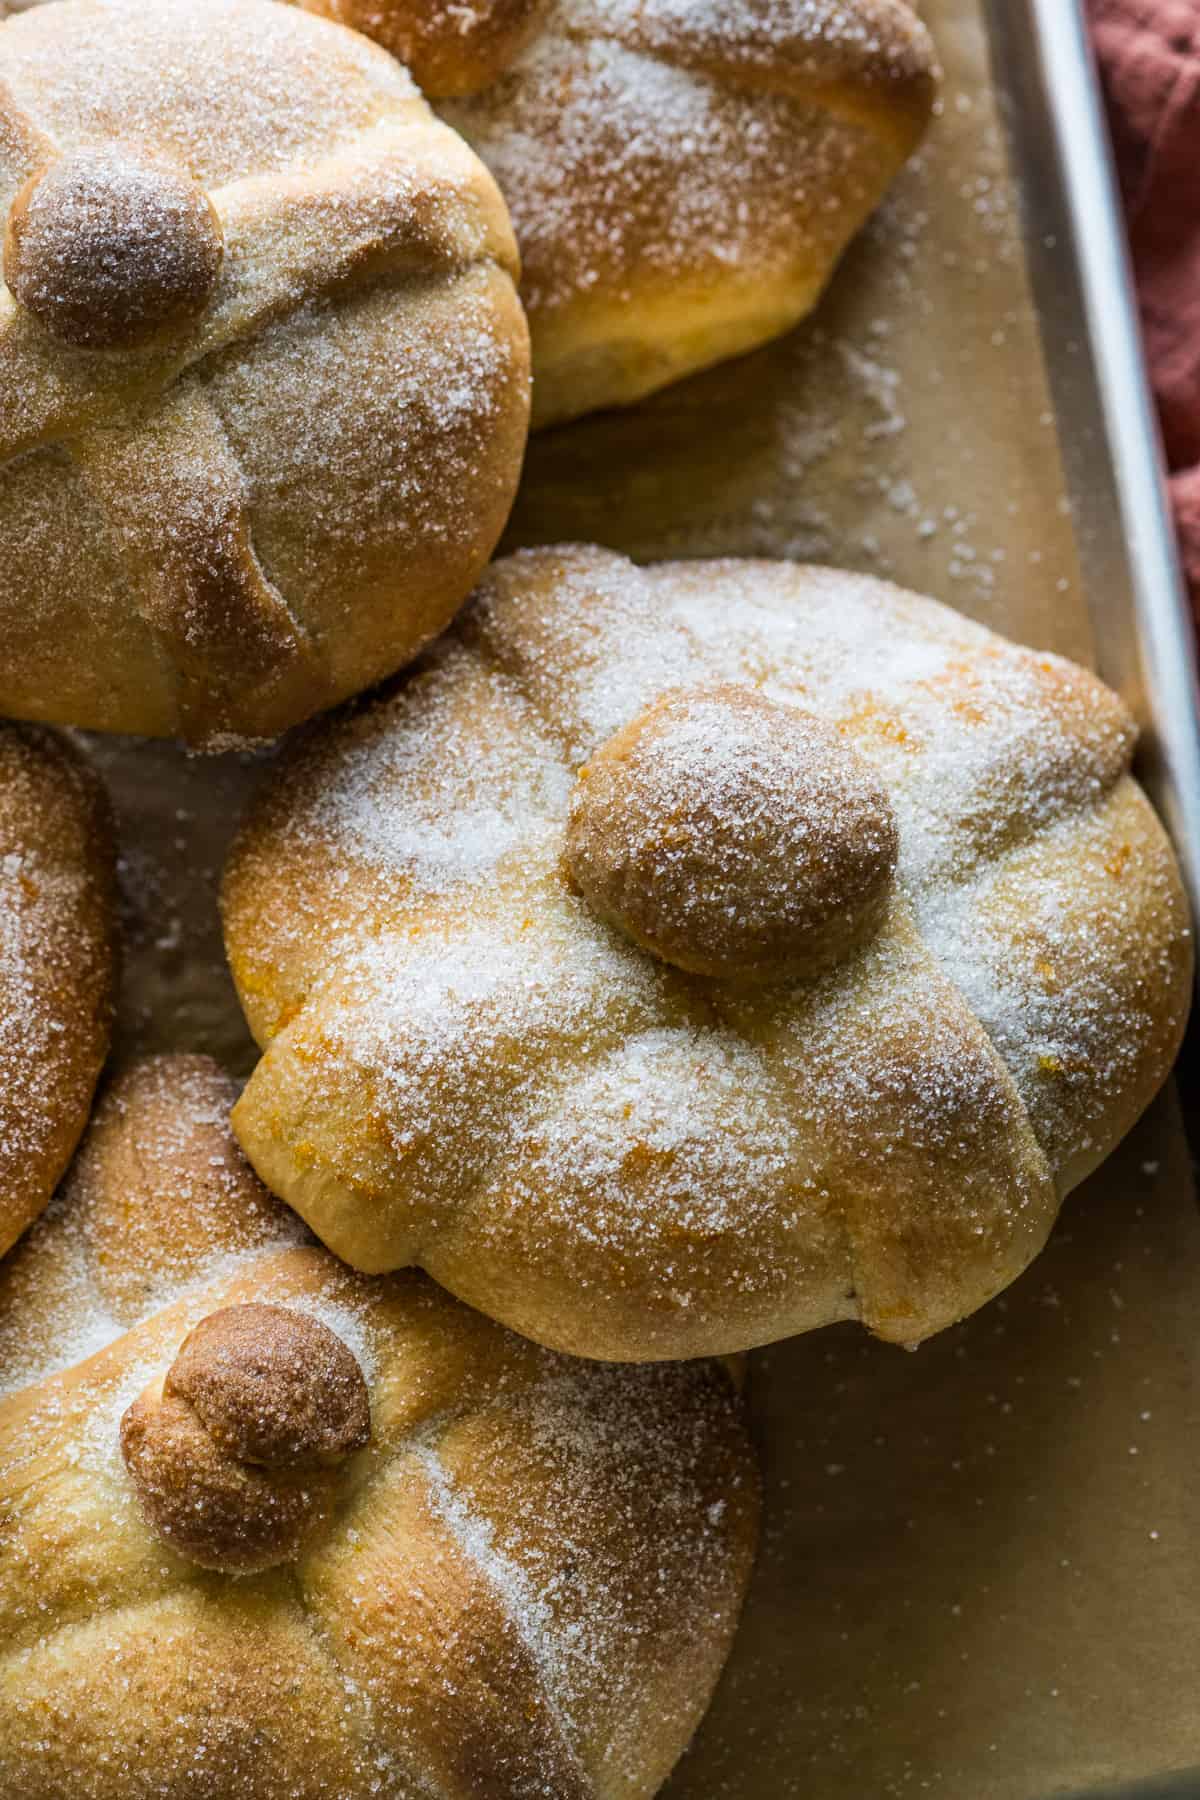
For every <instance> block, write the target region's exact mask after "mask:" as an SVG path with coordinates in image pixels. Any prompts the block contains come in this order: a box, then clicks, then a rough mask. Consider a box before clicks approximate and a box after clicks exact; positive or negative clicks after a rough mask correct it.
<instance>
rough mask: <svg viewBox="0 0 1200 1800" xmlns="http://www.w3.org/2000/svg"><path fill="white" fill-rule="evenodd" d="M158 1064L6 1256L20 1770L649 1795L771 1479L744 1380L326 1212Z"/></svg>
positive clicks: (107, 1792) (273, 1795) (12, 1729)
mask: <svg viewBox="0 0 1200 1800" xmlns="http://www.w3.org/2000/svg"><path fill="white" fill-rule="evenodd" d="M233 1091H234V1090H233V1087H232V1084H231V1083H230V1082H228V1081H227V1080H226V1079H225V1077H224V1076H223V1075H222V1073H221V1072H220V1071H219V1070H218V1069H217V1068H216V1067H215V1065H214V1064H212V1063H210V1062H208V1061H207V1060H206V1059H204V1058H199V1057H178V1056H176V1057H170V1058H162V1059H157V1060H155V1061H152V1062H150V1063H147V1064H143V1065H140V1066H139V1067H137V1068H135V1069H134V1070H132V1071H130V1072H129V1073H128V1074H127V1075H125V1076H124V1077H123V1078H122V1079H121V1080H119V1081H118V1082H117V1083H116V1084H115V1085H114V1086H113V1087H112V1088H111V1089H110V1091H109V1093H108V1095H107V1096H106V1098H105V1100H104V1102H103V1103H102V1105H101V1107H100V1109H99V1111H98V1113H97V1116H96V1120H95V1123H94V1124H93V1126H92V1128H91V1131H90V1132H89V1134H88V1136H87V1138H86V1140H85V1142H84V1147H83V1149H82V1150H81V1152H80V1156H79V1159H78V1161H77V1163H76V1165H75V1168H74V1170H73V1172H72V1174H71V1176H70V1178H69V1180H68V1182H67V1183H66V1184H65V1186H64V1188H63V1189H62V1190H61V1191H60V1194H59V1195H58V1196H57V1197H56V1199H55V1201H54V1203H53V1205H52V1207H51V1209H50V1211H49V1212H48V1213H47V1214H46V1215H45V1217H44V1218H43V1219H42V1220H41V1221H39V1223H38V1224H37V1225H36V1226H35V1227H34V1228H33V1230H32V1231H31V1232H30V1234H29V1236H28V1237H27V1238H26V1240H25V1241H24V1242H23V1243H22V1244H21V1245H20V1246H19V1247H18V1249H17V1250H16V1251H14V1252H13V1254H12V1255H11V1256H10V1257H9V1258H8V1259H7V1260H6V1261H4V1262H3V1263H0V1371H3V1382H4V1385H5V1387H6V1388H7V1389H8V1390H9V1391H8V1392H7V1394H6V1396H5V1397H4V1398H3V1399H0V1517H2V1518H3V1519H4V1555H3V1557H0V1640H2V1641H3V1644H4V1647H5V1654H4V1657H3V1660H2V1663H0V1792H3V1793H5V1794H17V1793H20V1794H21V1795H23V1796H25V1800H63V1797H64V1796H66V1795H70V1796H71V1800H142V1797H143V1796H144V1797H146V1800H148V1797H149V1796H150V1795H156V1796H170V1797H171V1800H184V1797H185V1796H186V1797H187V1800H232V1797H233V1796H235V1795H236V1796H237V1797H238V1800H285V1796H286V1800H331V1797H332V1796H336V1800H370V1797H372V1796H379V1795H389V1796H395V1800H402V1797H403V1800H410V1797H412V1800H415V1797H416V1796H418V1795H420V1796H425V1795H445V1796H447V1797H448V1796H450V1795H454V1796H456V1797H458V1800H535V1797H538V1800H540V1797H542V1796H549V1795H553V1796H554V1800H641V1797H643V1796H649V1795H652V1794H653V1793H655V1792H656V1791H657V1789H658V1788H659V1786H660V1785H661V1784H662V1782H663V1781H664V1780H665V1778H666V1776H667V1774H668V1773H669V1771H670V1769H671V1767H672V1765H673V1764H674V1762H675V1760H676V1758H677V1757H678V1756H679V1754H680V1752H681V1751H682V1750H683V1748H684V1747H685V1745H686V1743H687V1741H688V1739H689V1737H690V1736H691V1734H692V1732H693V1730H694V1729H695V1726H696V1724H697V1722H698V1721H699V1719H700V1717H701V1715H702V1714H703V1712H704V1709H705V1707H706V1705H707V1702H708V1698H709V1695H710V1694H711V1691H712V1688H713V1685H714V1683H715V1681H716V1679H717V1676H718V1674H719V1672H720V1669H721V1667H722V1664H723V1662H724V1660H725V1657H726V1654H727V1651H728V1649H729V1644H730V1641H731V1638H732V1634H733V1631H734V1628H735V1625H736V1620H737V1614H738V1610H739V1607H740V1604H741V1599H742V1595H743V1592H744V1589H745V1586H746V1582H747V1580H748V1577H749V1571H750V1565H751V1561H752V1558H753V1552H754V1544H755V1539H756V1533H757V1516H758V1483H757V1475H756V1471H755V1467H754V1460H753V1456H752V1454H751V1451H750V1449H749V1445H748V1442H747V1438H746V1434H745V1429H744V1426H743V1424H742V1420H741V1413H740V1406H739V1403H738V1400H737V1397H736V1394H735V1392H734V1389H733V1384H732V1382H731V1381H730V1378H729V1375H728V1373H727V1372H726V1370H725V1369H724V1368H723V1367H722V1366H721V1365H719V1364H706V1365H699V1364H697V1365H689V1366H686V1367H684V1366H675V1367H670V1366H668V1367H665V1368H664V1367H660V1368H643V1369H608V1368H601V1367H597V1366H595V1365H585V1364H580V1363H576V1362H572V1361H569V1360H567V1359H565V1358H562V1357H558V1356H555V1355H553V1354H551V1353H548V1352H546V1351H543V1350H539V1349H537V1348H536V1347H535V1346H534V1345H532V1344H529V1343H527V1342H525V1341H523V1340H521V1339H519V1338H515V1337H513V1336H511V1335H510V1334H509V1333H507V1332H505V1331H503V1330H501V1329H500V1328H499V1327H497V1326H495V1325H493V1324H491V1323H490V1322H489V1321H487V1320H486V1319H483V1318H481V1317H480V1316H479V1315H478V1314H475V1313H472V1312H470V1311H468V1310H467V1308H465V1307H463V1306H460V1305H458V1304H457V1302H455V1301H453V1300H451V1299H450V1298H449V1297H448V1296H447V1295H445V1294H443V1293H442V1292H440V1291H439V1290H438V1289H436V1288H435V1287H434V1286H433V1285H432V1283H429V1282H427V1281H425V1280H424V1279H423V1278H422V1277H420V1276H417V1275H403V1276H392V1277H388V1278H384V1279H377V1280H368V1279H366V1278H365V1277H363V1276H360V1275H355V1274H354V1273H352V1272H351V1271H350V1270H348V1269H345V1268H344V1267H342V1266H341V1265H340V1264H338V1263H337V1262H336V1261H335V1260H334V1258H333V1257H331V1256H329V1255H328V1254H327V1253H326V1252H325V1251H323V1250H321V1249H319V1248H316V1247H315V1246H313V1245H312V1243H311V1241H310V1240H308V1239H307V1234H305V1233H304V1232H303V1230H302V1227H301V1226H300V1223H299V1221H298V1220H297V1219H295V1218H294V1216H293V1215H291V1214H289V1213H288V1212H287V1211H286V1209H285V1208H283V1207H282V1206H280V1205H279V1203H278V1202H276V1201H273V1200H272V1199H271V1197H270V1195H268V1194H267V1193H266V1192H265V1190H264V1189H263V1188H262V1187H261V1186H260V1184H259V1182H258V1181H257V1180H256V1179H255V1177H254V1175H253V1173H252V1171H251V1170H250V1169H249V1167H248V1166H247V1164H246V1162H245V1160H244V1159H243V1158H242V1157H241V1155H240V1153H239V1152H238V1150H237V1148H236V1145H235V1144H234V1143H233V1140H232V1136H231V1134H230V1131H229V1125H228V1106H229V1103H230V1100H231V1099H232V1097H233Z"/></svg>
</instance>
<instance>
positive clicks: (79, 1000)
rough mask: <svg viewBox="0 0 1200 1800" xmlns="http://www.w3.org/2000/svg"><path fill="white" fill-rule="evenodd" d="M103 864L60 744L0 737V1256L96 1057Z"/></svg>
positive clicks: (100, 1049) (96, 798)
mask: <svg viewBox="0 0 1200 1800" xmlns="http://www.w3.org/2000/svg"><path fill="white" fill-rule="evenodd" d="M115 873H116V853H115V849H114V845H113V836H112V821H111V818H110V815H109V808H108V802H107V800H106V798H105V796H104V794H103V791H102V790H101V787H100V784H99V782H98V781H97V780H96V778H95V776H94V775H93V774H92V773H91V772H90V770H88V769H87V768H86V767H85V765H84V764H83V762H82V761H81V759H80V758H79V757H78V756H77V755H76V754H75V753H74V751H72V750H71V749H70V748H69V747H68V745H67V744H66V743H64V742H63V740H62V739H61V738H58V737H56V736H55V735H54V734H53V733H52V732H49V731H44V730H41V729H40V728H38V727H36V726H21V725H3V726H0V1255H2V1254H3V1252H4V1251H5V1250H7V1249H8V1248H9V1246H10V1245H11V1244H12V1243H14V1242H15V1241H16V1239H17V1238H18V1237H19V1236H20V1234H21V1232H23V1231H24V1229H25V1227H26V1226H27V1225H28V1224H29V1222H30V1220H31V1219H35V1218H36V1217H37V1215H38V1214H39V1213H40V1212H41V1210H42V1208H43V1207H44V1206H45V1204H46V1202H47V1201H48V1200H49V1198H50V1196H51V1194H52V1193H53V1191H54V1189H55V1187H56V1185H57V1183H58V1180H59V1177H60V1176H61V1175H62V1173H63V1171H64V1170H65V1168H66V1166H67V1164H68V1163H69V1162H70V1160H71V1154H72V1152H73V1151H74V1149H75V1145H76V1144H77V1142H78V1141H79V1135H80V1133H81V1132H82V1130H83V1128H84V1126H85V1124H86V1123H87V1117H88V1111H89V1109H90V1107H91V1102H92V1091H93V1089H94V1088H95V1085H96V1080H97V1077H98V1076H99V1074H100V1069H101V1067H102V1065H103V1062H104V1058H105V1057H106V1055H107V1054H108V1039H109V1030H110V1026H111V1019H112V1004H113V990H114V986H115V965H116V955H117V945H116V883H115Z"/></svg>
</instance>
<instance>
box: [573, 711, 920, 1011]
mask: <svg viewBox="0 0 1200 1800" xmlns="http://www.w3.org/2000/svg"><path fill="white" fill-rule="evenodd" d="M898 849H899V838H898V835H897V830H896V820H895V815H894V813H893V810H892V804H891V801H890V800H889V799H888V796H887V794H886V792H885V791H884V789H883V787H882V786H881V784H880V782H879V781H878V780H877V779H876V777H875V776H874V775H873V774H872V772H871V770H870V769H869V768H868V766H867V764H866V763H865V762H864V761H863V759H862V758H861V757H860V756H859V755H858V754H857V753H856V752H855V751H854V750H853V749H852V748H851V747H850V746H849V744H847V743H846V742H845V740H844V739H843V738H842V737H841V736H840V735H839V734H838V732H837V731H836V730H834V729H833V728H832V727H831V726H829V725H825V724H823V723H822V722H821V721H820V720H819V719H816V718H814V717H813V716H812V714H810V713H807V712H804V711H802V710H801V709H800V708H798V707H796V706H791V705H786V704H781V703H779V702H777V701H773V700H769V699H767V698H766V697H765V696H763V695H762V694H760V693H757V692H756V691H755V690H754V689H753V688H748V687H739V686H736V685H733V684H729V685H721V686H717V687H713V688H710V689H708V690H706V691H705V690H701V691H688V692H683V691H679V692H674V693H667V694H665V695H663V696H662V697H661V698H660V699H658V700H656V701H655V702H654V703H653V705H651V706H649V707H647V708H646V710H645V711H644V712H642V713H640V714H639V715H638V717H637V718H635V719H634V720H633V721H632V722H631V723H630V724H628V725H626V726H624V727H623V728H622V729H621V730H620V731H618V732H617V733H616V734H615V735H614V736H613V737H612V738H610V739H609V740H608V742H607V743H606V744H605V745H604V746H603V747H602V749H601V750H600V751H599V752H598V753H597V755H595V756H594V757H593V758H592V760H591V761H590V762H589V763H588V764H587V765H586V766H585V768H584V769H583V770H582V771H581V774H580V778H579V782H578V785H577V787H576V789H575V793H574V796H573V799H572V804H571V811H570V817H569V819H568V823H567V863H568V866H569V869H570V872H571V875H572V876H573V878H574V880H575V882H576V884H577V885H578V887H579V888H580V890H581V891H582V892H583V894H584V895H585V896H586V897H587V899H588V900H589V901H590V903H591V905H592V906H593V908H594V909H595V910H596V911H597V912H598V913H599V914H600V915H601V917H602V918H605V919H607V920H608V921H609V922H610V923H611V924H614V925H617V926H619V927H621V929H623V930H624V931H625V932H626V933H627V934H628V936H629V937H631V938H632V939H633V940H634V942H635V943H637V944H639V945H641V947H642V948H643V949H645V950H649V951H651V952H652V953H653V954H654V955H656V956H659V957H661V958H662V959H663V960H664V961H665V962H669V963H673V964H674V965H675V966H676V967H677V968H680V969H685V970H687V971H689V972H691V973H692V974H697V975H710V976H730V977H733V976H738V977H743V978H745V977H755V976H758V977H769V976H777V975H781V974H786V975H816V974H819V973H820V972H821V971H822V970H823V969H825V968H828V967H830V966H831V965H832V964H833V963H835V962H837V961H839V960H840V959H841V957H843V956H844V955H846V954H847V953H848V952H849V951H850V950H851V949H853V948H855V947H857V946H858V945H859V944H861V943H863V942H865V940H866V939H867V937H868V936H870V934H871V933H872V932H873V931H874V930H875V929H876V927H877V926H878V924H879V921H880V919H881V918H882V914H883V908H884V904H885V902H886V899H887V896H888V893H889V891H890V889H891V885H892V877H893V874H894V872H895V867H896V857H897V853H898Z"/></svg>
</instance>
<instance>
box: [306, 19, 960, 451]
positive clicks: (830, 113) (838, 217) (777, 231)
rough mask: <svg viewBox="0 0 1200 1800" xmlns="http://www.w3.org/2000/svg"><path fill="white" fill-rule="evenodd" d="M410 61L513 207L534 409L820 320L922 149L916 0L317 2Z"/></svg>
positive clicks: (920, 30)
mask: <svg viewBox="0 0 1200 1800" xmlns="http://www.w3.org/2000/svg"><path fill="white" fill-rule="evenodd" d="M303 3H304V4H306V5H308V6H309V7H310V9H311V10H312V11H314V12H320V13H325V14H327V15H328V16H329V17H331V18H335V19H341V20H342V21H344V23H346V24H348V25H354V26H357V28H358V29H359V30H360V31H365V32H366V33H367V34H368V35H369V36H372V37H375V38H376V39H378V41H379V42H380V43H382V44H384V45H386V47H387V48H388V49H389V50H392V51H393V52H394V53H395V54H396V55H397V56H398V57H399V58H400V59H401V61H402V62H406V63H408V64H409V66H410V67H411V69H412V71H413V73H414V75H415V76H416V79H417V81H418V82H419V84H420V85H421V86H422V87H423V88H424V90H425V92H426V93H427V94H429V95H430V97H431V98H432V99H433V100H434V101H435V104H436V105H437V107H438V110H439V111H440V112H441V114H442V117H443V118H444V119H445V120H446V121H447V123H449V124H452V125H453V126H454V127H455V129H456V130H458V131H460V132H461V133H462V134H463V136H464V137H466V138H467V139H468V140H469V142H470V143H472V144H473V145H474V147H475V148H476V149H477V150H478V152H479V154H480V156H482V158H483V160H484V161H485V162H486V163H487V165H488V167H489V168H490V169H491V170H492V173H493V174H494V175H495V176H496V178H497V180H498V181H499V183H500V186H501V188H502V189H503V191H504V195H505V198H506V200H507V201H508V204H509V207H510V209H511V211H512V216H513V223H514V225H515V226H516V231H517V239H518V242H519V244H520V247H521V257H522V262H523V264H524V279H523V283H522V295H523V298H524V300H525V305H526V308H527V309H528V312H529V321H530V327H531V330H532V333H533V353H534V374H535V381H534V417H535V422H537V423H539V424H547V423H549V422H550V421H552V420H555V419H565V418H570V417H572V416H574V415H576V414H578V413H583V412H587V411H589V410H590V409H591V408H593V407H597V406H613V405H622V404H625V403H627V402H629V401H632V400H636V399H638V398H639V397H640V396H641V395H643V394H648V393H651V392H652V391H653V390H654V389H655V388H659V387H662V386H663V385H664V384H665V383H666V382H669V381H673V380H676V379H677V378H678V377H679V376H681V375H686V374H688V373H689V372H690V371H692V370H694V369H700V368H703V367H705V366H706V365H707V364H709V363H713V362H718V361H720V360H721V358H722V357H726V356H734V355H736V354H738V353H739V352H740V351H744V350H749V349H751V348H753V346H754V345H756V344H761V343H764V342H765V341H766V340H767V339H768V338H771V337H774V336H775V335H776V334H777V333H779V332H781V331H786V330H787V329H788V328H789V327H790V326H792V325H794V324H795V323H796V321H797V320H798V319H800V318H802V317H803V316H804V314H805V313H807V312H808V311H809V310H810V309H811V308H812V306H813V305H814V304H815V303H816V300H817V298H818V296H819V294H820V292H821V290H822V288H823V287H824V286H825V283H826V281H827V280H828V279H829V276H830V274H831V273H832V271H833V268H834V266H835V264H836V262H837V260H838V258H839V256H840V255H841V253H842V251H843V250H844V248H845V246H846V244H847V243H848V242H849V240H850V239H851V238H852V237H853V236H854V234H855V232H856V231H858V229H859V227H860V226H861V225H862V224H863V222H864V220H865V219H866V218H867V215H868V214H869V213H870V212H871V211H872V210H873V208H874V207H875V206H876V204H877V203H878V201H879V200H880V199H881V197H882V195H883V194H884V192H885V190H886V189H887V187H888V186H889V184H890V183H891V181H892V179H893V177H894V176H895V175H896V174H897V173H898V171H899V170H900V168H901V167H902V165H903V163H904V161H905V159H906V158H907V157H908V156H909V155H910V154H911V152H912V151H913V149H914V148H915V147H916V145H917V143H918V141H919V140H920V137H921V134H922V132H923V131H924V129H925V126H926V124H927V122H928V120H929V117H930V114H931V112H932V108H933V102H934V97H935V93H936V71H935V57H934V50H933V46H932V44H931V42H930V39H929V35H928V33H927V32H926V31H925V29H924V27H923V26H922V25H921V24H920V22H919V21H918V19H917V16H916V13H915V12H914V10H913V8H912V6H911V5H909V4H908V0H467V3H466V4H455V3H451V0H303Z"/></svg>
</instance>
